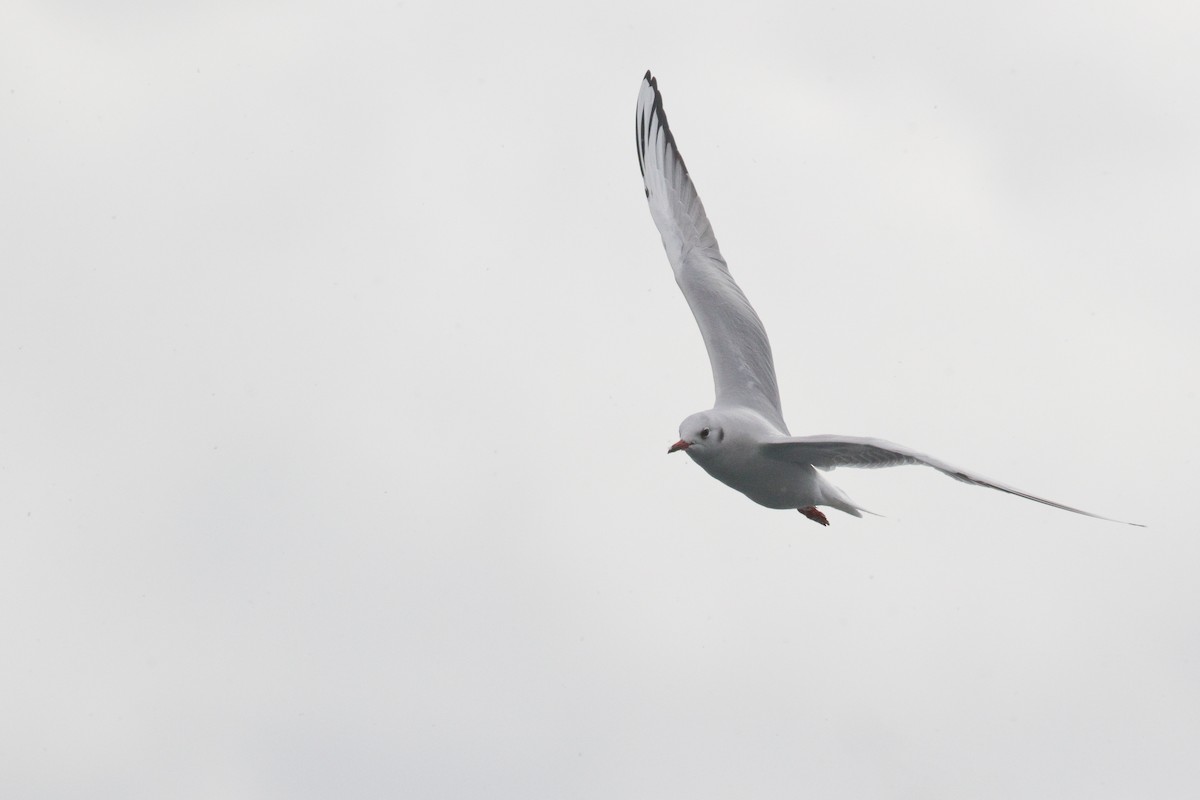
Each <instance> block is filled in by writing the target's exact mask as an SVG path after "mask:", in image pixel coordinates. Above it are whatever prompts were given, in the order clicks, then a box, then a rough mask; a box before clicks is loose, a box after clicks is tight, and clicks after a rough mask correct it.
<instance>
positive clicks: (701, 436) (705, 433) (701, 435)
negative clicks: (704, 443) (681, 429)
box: [700, 428, 712, 439]
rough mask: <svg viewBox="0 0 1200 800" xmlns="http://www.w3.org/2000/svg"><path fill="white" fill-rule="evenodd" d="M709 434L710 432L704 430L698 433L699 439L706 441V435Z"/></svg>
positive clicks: (706, 429)
mask: <svg viewBox="0 0 1200 800" xmlns="http://www.w3.org/2000/svg"><path fill="white" fill-rule="evenodd" d="M710 433H712V431H710V430H709V429H708V428H705V429H704V430H702V431H700V438H701V439H707V438H708V434H710Z"/></svg>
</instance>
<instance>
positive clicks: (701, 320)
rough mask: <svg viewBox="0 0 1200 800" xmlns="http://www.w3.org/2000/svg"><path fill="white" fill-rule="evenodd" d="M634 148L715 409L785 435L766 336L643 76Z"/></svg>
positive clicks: (654, 86)
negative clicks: (708, 368)
mask: <svg viewBox="0 0 1200 800" xmlns="http://www.w3.org/2000/svg"><path fill="white" fill-rule="evenodd" d="M637 150H638V161H639V162H640V163H641V167H642V178H643V179H644V181H645V185H646V199H647V200H648V201H649V202H650V215H651V216H652V217H654V224H655V225H657V226H658V232H659V233H660V234H661V235H662V241H663V247H665V248H666V250H667V259H668V260H669V261H670V262H671V269H672V270H673V271H674V272H675V282H676V283H678V284H679V288H680V289H682V290H683V296H684V297H685V298H686V299H687V302H688V305H689V306H690V307H691V309H692V314H693V315H694V316H695V317H696V323H697V324H698V325H699V326H700V335H701V336H703V337H704V346H705V347H706V348H707V349H708V360H709V362H710V363H711V364H712V371H713V384H714V385H715V388H716V403H715V404H714V405H715V407H717V408H721V407H731V406H744V407H748V408H752V409H754V410H755V411H757V412H759V413H760V414H762V415H763V416H764V417H766V418H767V419H768V420H770V421H771V422H772V423H774V424H775V425H776V426H778V428H779V430H780V431H782V432H784V433H786V432H787V426H786V424H785V423H784V421H783V412H782V410H781V409H780V405H779V386H778V384H777V383H776V381H775V365H774V363H773V361H772V359H771V344H770V342H768V341H767V332H766V330H765V329H764V328H763V324H762V322H761V321H760V320H759V318H758V314H756V313H754V309H753V308H752V307H751V306H750V301H749V300H747V299H746V295H744V294H742V290H741V289H740V288H738V285H737V283H735V282H734V280H733V276H731V275H730V274H729V268H728V267H727V266H726V265H725V259H723V258H721V251H720V250H719V249H718V248H717V239H716V237H715V236H714V235H713V230H712V225H710V224H709V222H708V217H707V216H706V215H705V213H704V206H703V205H702V204H701V202H700V196H699V195H698V194H696V187H695V186H694V185H693V184H692V179H691V177H689V175H688V171H687V167H686V166H684V163H683V158H682V157H681V156H680V155H679V149H678V148H677V147H676V146H675V137H674V135H673V134H672V133H671V129H670V127H669V126H668V125H667V115H666V113H665V112H664V111H663V102H662V95H661V94H660V93H659V91H658V82H657V81H656V80H655V79H654V78H652V77H651V76H650V73H649V72H647V73H646V77H645V78H643V79H642V89H641V92H640V94H639V95H638V104H637Z"/></svg>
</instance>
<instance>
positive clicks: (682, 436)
mask: <svg viewBox="0 0 1200 800" xmlns="http://www.w3.org/2000/svg"><path fill="white" fill-rule="evenodd" d="M723 441H725V426H724V423H723V422H722V420H721V419H720V418H719V417H718V415H717V414H716V413H715V412H713V411H701V412H700V413H699V414H692V415H691V416H690V417H688V418H687V419H685V420H684V421H683V422H682V423H680V425H679V441H678V442H676V443H675V444H673V445H671V447H670V448H669V449H668V450H667V452H668V453H674V452H676V451H677V450H686V451H687V453H688V455H690V456H691V457H692V458H695V459H700V458H704V457H705V456H707V455H711V454H712V453H714V452H716V450H717V448H718V447H720V445H721V442H723Z"/></svg>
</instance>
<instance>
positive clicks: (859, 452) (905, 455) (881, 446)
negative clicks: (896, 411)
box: [762, 435, 1145, 528]
mask: <svg viewBox="0 0 1200 800" xmlns="http://www.w3.org/2000/svg"><path fill="white" fill-rule="evenodd" d="M762 448H763V452H764V453H765V454H766V455H768V456H770V457H772V458H776V459H779V460H782V461H791V462H794V463H799V464H811V465H813V466H814V467H817V468H818V469H835V468H837V467H863V468H867V469H872V468H876V467H899V466H903V465H906V464H920V465H922V466H926V467H933V468H934V469H936V470H937V471H938V472H941V473H943V474H945V475H949V476H950V477H951V478H954V479H955V480H956V481H962V482H963V483H970V484H973V485H975V486H986V487H987V488H989V489H997V490H999V491H1001V492H1007V493H1008V494H1013V495H1016V496H1017V497H1024V498H1025V499H1026V500H1033V501H1035V502H1038V503H1044V504H1046V505H1048V506H1054V507H1055V508H1061V509H1062V510H1063V511H1071V512H1073V513H1075V514H1083V515H1084V516H1086V517H1095V518H1096V519H1103V520H1107V521H1108V522H1122V521H1121V520H1119V519H1111V518H1109V517H1102V516H1100V515H1099V514H1093V513H1091V512H1090V511H1082V510H1080V509H1078V508H1072V507H1071V506H1065V505H1063V504H1062V503H1056V502H1054V501H1053V500H1047V499H1046V498H1044V497H1038V496H1037V495H1032V494H1029V493H1027V492H1022V491H1021V490H1020V489H1014V488H1013V487H1011V486H1007V485H1005V484H1003V483H999V482H997V481H993V480H989V479H987V478H984V477H982V476H981V475H976V474H975V473H972V472H968V471H967V470H964V469H959V468H958V467H955V466H951V465H950V464H947V463H946V462H945V461H941V460H940V459H936V458H933V457H932V456H927V455H925V454H924V453H918V452H917V451H915V450H911V449H909V448H907V447H905V446H903V445H899V444H894V443H892V442H888V441H885V440H883V439H870V438H867V437H864V436H830V435H824V436H794V437H780V438H779V439H777V440H774V441H769V442H765V443H764V444H763V445H762ZM1123 524H1125V525H1136V526H1137V527H1139V528H1144V527H1145V526H1144V525H1139V524H1138V523H1136V522H1124V523H1123Z"/></svg>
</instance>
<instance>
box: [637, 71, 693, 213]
mask: <svg viewBox="0 0 1200 800" xmlns="http://www.w3.org/2000/svg"><path fill="white" fill-rule="evenodd" d="M642 82H643V83H649V84H650V88H651V89H653V90H654V103H653V104H652V105H651V106H650V108H649V110H648V114H649V115H657V116H658V120H659V124H660V125H661V126H662V129H663V133H664V134H666V137H667V144H669V145H670V147H671V150H672V151H673V152H674V155H675V159H676V160H677V161H678V162H679V166H680V167H681V168H682V169H683V174H684V175H688V174H690V173H689V172H688V168H687V164H686V163H685V162H684V160H683V156H681V155H680V154H679V145H677V144H676V143H675V134H674V133H673V132H672V131H671V126H670V124H669V123H668V122H667V112H666V110H665V109H664V108H663V98H662V92H660V91H659V90H658V79H657V78H655V77H654V76H653V75H651V74H650V70H646V74H645V76H643V77H642ZM634 122H635V124H636V128H637V130H636V133H637V150H638V167H640V168H641V171H642V177H645V176H646V164H645V159H646V141H645V140H644V139H643V138H642V137H643V133H644V131H643V125H642V120H641V119H640V118H639V119H635V120H634ZM646 196H647V197H649V196H650V190H649V189H647V190H646Z"/></svg>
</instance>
